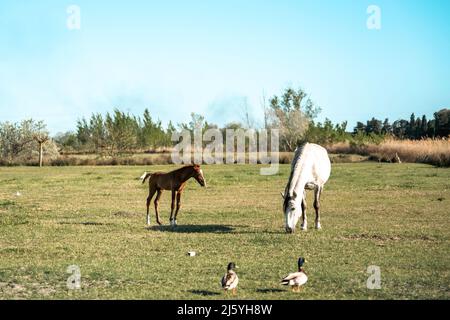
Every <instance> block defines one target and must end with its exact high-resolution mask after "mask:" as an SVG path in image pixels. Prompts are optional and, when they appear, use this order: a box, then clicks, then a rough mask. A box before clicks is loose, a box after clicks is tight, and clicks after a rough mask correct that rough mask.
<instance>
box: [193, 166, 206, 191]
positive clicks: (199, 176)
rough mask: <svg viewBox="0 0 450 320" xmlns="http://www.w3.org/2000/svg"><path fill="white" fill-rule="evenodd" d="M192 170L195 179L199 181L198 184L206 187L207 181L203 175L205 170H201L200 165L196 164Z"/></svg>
mask: <svg viewBox="0 0 450 320" xmlns="http://www.w3.org/2000/svg"><path fill="white" fill-rule="evenodd" d="M192 168H193V169H194V175H193V177H194V179H195V180H197V182H198V183H199V184H200V185H201V186H202V187H206V180H205V176H204V175H203V170H202V169H200V166H199V165H198V164H194V165H193V166H192Z"/></svg>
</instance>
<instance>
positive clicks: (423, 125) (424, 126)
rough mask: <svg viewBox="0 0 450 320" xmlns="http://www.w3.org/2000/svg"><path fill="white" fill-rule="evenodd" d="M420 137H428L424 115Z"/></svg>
mask: <svg viewBox="0 0 450 320" xmlns="http://www.w3.org/2000/svg"><path fill="white" fill-rule="evenodd" d="M421 131H422V135H421V138H422V137H426V136H427V135H428V121H427V117H426V116H425V115H423V116H422V128H421Z"/></svg>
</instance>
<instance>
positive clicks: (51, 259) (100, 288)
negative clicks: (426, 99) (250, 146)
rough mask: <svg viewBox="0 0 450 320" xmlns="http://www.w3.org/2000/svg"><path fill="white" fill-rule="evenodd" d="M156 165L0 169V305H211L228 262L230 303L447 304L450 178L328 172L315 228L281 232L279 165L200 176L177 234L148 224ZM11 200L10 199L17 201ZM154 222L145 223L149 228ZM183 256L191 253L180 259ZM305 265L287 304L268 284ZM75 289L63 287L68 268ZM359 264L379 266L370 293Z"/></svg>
mask: <svg viewBox="0 0 450 320" xmlns="http://www.w3.org/2000/svg"><path fill="white" fill-rule="evenodd" d="M172 168H174V166H154V167H131V166H130V167H123V166H117V167H61V168H57V167H51V168H50V167H49V168H42V169H39V168H35V167H15V168H0V298H3V299H12V298H27V299H31V298H37V299H55V298H58V299H92V298H94V299H95V298H104V299H111V298H118V299H221V298H224V296H223V294H222V292H221V290H220V287H219V280H220V277H221V276H222V274H223V273H224V272H225V269H226V265H227V264H228V262H230V261H234V262H236V263H237V264H238V265H239V266H240V269H238V274H239V277H240V285H239V293H238V296H237V297H236V298H239V299H435V298H437V299H449V298H450V296H449V292H450V274H449V271H450V257H449V252H450V242H449V236H450V221H449V218H450V192H449V190H450V169H442V168H434V167H431V166H428V165H418V164H401V165H397V164H378V163H371V162H366V163H356V164H334V165H333V168H332V175H331V177H330V180H329V182H328V183H327V185H326V186H325V191H324V194H323V198H322V219H321V221H322V227H323V229H322V230H321V231H316V230H314V229H312V227H313V221H314V213H313V210H312V204H311V195H309V201H308V205H309V207H308V217H309V226H310V229H309V230H308V231H307V232H301V231H297V233H295V234H294V235H290V234H286V233H285V232H284V228H283V213H282V212H281V196H280V191H283V189H284V186H285V183H286V181H287V177H288V173H289V172H288V171H289V166H288V165H282V166H281V170H280V173H279V174H278V175H275V176H261V175H259V166H250V165H222V166H204V172H205V176H206V179H207V182H208V188H207V189H203V188H200V187H199V186H198V185H197V184H196V183H195V182H194V181H190V182H189V184H188V187H187V189H186V192H185V195H184V197H183V208H182V211H181V213H180V215H179V219H178V223H179V226H178V228H177V229H175V230H172V229H171V228H170V227H168V226H167V224H168V215H169V208H170V200H169V198H170V196H169V193H168V192H165V193H164V195H163V197H162V201H161V212H162V218H163V222H164V223H166V225H165V226H163V227H158V226H152V227H151V228H150V229H148V228H147V227H146V225H145V199H146V196H147V185H145V186H144V185H142V184H141V183H140V182H139V181H138V180H137V179H136V178H137V177H139V176H140V175H141V174H142V172H143V171H144V170H147V171H149V170H170V169H172ZM17 192H20V193H21V195H19V196H18V195H16V193H17ZM154 221H155V219H154V214H153V211H152V223H154ZM191 250H194V251H196V252H197V256H195V257H189V256H187V252H188V251H191ZM300 255H301V256H305V257H306V259H307V263H306V264H305V268H306V270H307V272H308V275H309V281H308V283H307V284H306V286H305V288H304V291H303V292H302V293H300V294H293V293H291V292H289V291H287V290H286V288H284V287H281V286H280V285H279V284H278V283H279V280H280V279H281V277H282V276H284V275H286V274H287V273H289V272H291V271H294V270H295V268H296V261H297V258H298V257H299V256H300ZM73 264H75V265H78V266H80V269H81V277H82V278H81V285H82V289H81V290H76V291H74V290H68V289H67V287H66V280H67V278H68V277H69V274H68V273H66V270H67V267H68V266H69V265H73ZM369 265H377V266H379V267H380V268H381V279H382V280H381V281H382V283H381V286H382V288H381V289H380V290H369V289H367V287H366V281H367V278H368V277H369V274H367V273H366V270H367V267H368V266H369Z"/></svg>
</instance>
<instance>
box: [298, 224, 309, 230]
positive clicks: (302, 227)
mask: <svg viewBox="0 0 450 320" xmlns="http://www.w3.org/2000/svg"><path fill="white" fill-rule="evenodd" d="M300 229H301V230H302V231H308V227H307V226H303V225H302V226H301V227H300Z"/></svg>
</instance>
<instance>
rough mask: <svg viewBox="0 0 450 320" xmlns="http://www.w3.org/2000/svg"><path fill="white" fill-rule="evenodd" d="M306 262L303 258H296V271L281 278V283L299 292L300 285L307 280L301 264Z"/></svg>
mask: <svg viewBox="0 0 450 320" xmlns="http://www.w3.org/2000/svg"><path fill="white" fill-rule="evenodd" d="M305 262H306V260H305V258H302V257H300V258H299V259H298V271H297V272H293V273H290V274H288V275H287V276H286V277H284V278H283V279H282V280H281V284H283V285H285V286H287V285H289V286H291V288H292V292H300V288H301V286H303V285H304V284H305V283H306V281H308V276H307V275H306V272H305V270H304V269H303V264H304V263H305Z"/></svg>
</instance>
